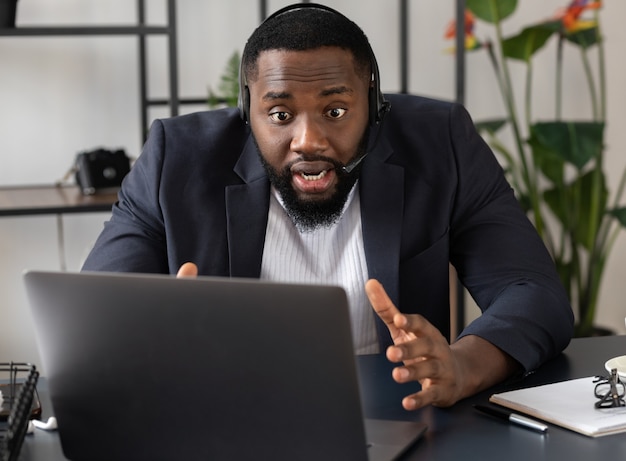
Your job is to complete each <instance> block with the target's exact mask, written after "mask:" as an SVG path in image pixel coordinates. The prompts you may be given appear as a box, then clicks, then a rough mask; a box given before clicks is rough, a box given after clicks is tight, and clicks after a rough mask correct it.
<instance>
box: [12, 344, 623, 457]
mask: <svg viewBox="0 0 626 461" xmlns="http://www.w3.org/2000/svg"><path fill="white" fill-rule="evenodd" d="M618 355H626V336H608V337H602V338H580V339H574V340H572V343H571V344H570V346H569V347H568V348H567V350H566V351H565V353H564V354H562V355H561V356H559V357H558V358H556V359H554V360H552V361H551V362H548V363H546V364H545V365H544V366H543V367H541V368H540V369H539V370H537V372H536V373H534V374H531V375H530V376H528V377H526V378H524V379H523V380H521V381H517V382H514V383H507V384H503V385H499V386H496V387H495V388H493V389H490V390H489V391H486V392H483V393H481V394H479V395H476V396H474V397H472V398H469V399H466V400H464V401H462V402H459V403H457V404H456V405H455V406H453V407H452V408H447V409H440V408H432V407H429V408H425V409H422V410H420V411H418V412H407V411H405V410H404V409H402V407H401V405H400V401H401V399H402V397H403V396H404V395H406V394H407V393H409V391H410V390H411V387H413V386H414V385H398V384H396V383H395V382H393V380H391V378H390V370H391V368H392V366H391V365H389V364H388V363H387V361H386V360H385V359H384V358H382V357H380V356H366V357H359V372H360V375H361V382H362V383H361V384H362V394H363V400H364V406H365V413H366V415H367V416H369V417H376V418H383V419H406V420H422V421H425V422H426V423H428V425H429V429H428V431H427V433H426V435H425V437H424V438H423V439H422V440H420V441H419V442H418V443H417V444H416V445H415V447H413V448H412V449H411V451H410V452H409V453H407V454H406V456H405V457H404V458H403V459H406V460H437V461H445V460H454V461H458V460H459V459H467V460H474V459H476V460H481V461H488V460H502V459H506V460H507V461H516V460H524V461H528V460H544V459H545V460H552V459H559V460H560V459H563V460H585V461H592V460H603V459H622V458H623V456H624V453H626V433H624V434H617V435H610V436H604V437H599V438H590V437H586V436H583V435H580V434H577V433H574V432H571V431H568V430H566V429H562V428H560V427H557V426H554V425H550V429H549V431H548V433H547V434H546V435H541V434H539V433H536V432H532V431H530V430H527V429H524V428H521V427H518V426H512V425H508V424H506V423H503V422H501V421H499V420H495V419H492V418H489V417H486V416H483V415H482V414H479V413H477V412H476V411H474V410H473V408H472V405H473V404H475V403H485V402H487V399H488V397H489V396H490V395H491V394H492V393H493V392H500V391H502V390H505V389H513V388H519V387H528V386H534V385H538V384H545V383H549V382H555V381H561V380H564V379H572V378H580V377H585V376H593V375H597V374H604V373H605V370H604V363H605V362H606V361H607V360H608V359H610V358H612V357H615V356H618ZM45 390H46V389H45V381H42V383H41V389H40V397H41V399H42V404H43V416H44V420H45V419H46V418H47V417H48V416H49V415H50V411H51V410H50V405H49V402H48V400H47V395H46V392H45ZM19 459H20V460H24V461H39V460H47V461H62V460H65V458H64V457H63V455H62V452H61V447H60V443H59V439H58V435H57V434H56V433H46V432H43V431H41V430H36V433H35V434H34V435H29V436H27V437H26V440H25V442H24V445H23V447H22V452H21V456H20V458H19Z"/></svg>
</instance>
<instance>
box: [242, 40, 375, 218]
mask: <svg viewBox="0 0 626 461" xmlns="http://www.w3.org/2000/svg"><path fill="white" fill-rule="evenodd" d="M248 86H249V90H250V126H251V128H252V132H253V134H254V138H255V141H256V143H257V146H258V148H259V151H260V155H261V159H262V161H263V164H264V165H265V167H266V169H267V171H268V174H269V177H270V181H271V182H272V184H273V185H274V187H276V188H277V190H278V191H279V192H280V194H281V197H282V199H283V201H284V202H285V206H286V208H287V211H288V212H289V214H290V215H291V216H292V218H293V219H294V220H295V221H296V224H297V225H299V226H300V227H301V228H303V229H314V228H317V227H319V226H324V225H329V224H332V223H333V222H334V221H336V219H337V218H338V217H339V215H340V213H341V210H342V208H343V205H344V204H345V201H346V198H347V196H348V193H349V191H350V189H351V188H352V186H353V185H354V183H355V181H356V179H357V178H358V171H359V169H358V168H357V169H355V170H354V171H353V172H352V173H350V174H347V173H344V172H343V171H342V170H341V168H342V167H343V166H344V165H346V164H347V163H349V162H350V161H352V160H354V159H356V158H358V157H359V156H361V155H363V154H364V151H365V148H366V144H367V133H368V129H367V128H368V89H369V80H368V79H367V78H366V76H365V75H364V74H363V73H357V71H356V67H355V63H354V59H353V57H352V53H351V52H349V51H347V50H343V49H341V48H336V47H325V48H320V49H316V50H307V51H285V50H269V51H264V52H262V53H261V54H260V55H259V58H258V61H257V76H256V77H255V78H254V79H252V80H251V81H249V85H248Z"/></svg>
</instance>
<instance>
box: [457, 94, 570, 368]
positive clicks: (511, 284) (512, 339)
mask: <svg viewBox="0 0 626 461" xmlns="http://www.w3.org/2000/svg"><path fill="white" fill-rule="evenodd" d="M449 127H450V138H451V140H452V150H453V153H454V158H455V162H456V168H457V172H458V184H457V192H456V194H455V198H454V202H455V203H454V205H453V210H454V211H453V213H452V218H451V220H452V222H451V227H450V233H451V235H450V239H451V240H450V259H451V262H452V263H453V265H454V266H455V267H456V269H457V272H458V274H459V277H460V279H461V281H462V282H463V284H464V286H465V287H466V288H467V289H468V291H469V293H470V294H471V295H472V297H473V298H474V299H475V301H476V302H477V304H478V306H479V307H480V309H481V311H482V315H481V316H480V317H479V318H477V319H476V320H475V321H474V322H472V323H471V324H470V325H469V326H467V328H465V330H464V331H463V332H462V336H465V335H470V334H472V335H478V336H480V337H482V338H484V339H486V340H488V341H489V342H491V343H492V344H494V345H496V346H497V347H499V348H500V349H502V350H503V351H505V352H506V353H508V354H509V355H511V356H512V357H513V358H515V359H516V360H517V361H518V362H519V363H520V364H521V365H522V366H523V367H524V369H525V370H526V371H530V370H532V369H534V368H536V367H537V366H539V365H540V364H541V363H543V362H545V361H546V360H548V359H550V358H552V357H554V356H555V355H557V354H558V353H560V352H561V351H562V350H563V349H564V348H565V347H566V346H567V344H568V343H569V341H570V339H571V337H572V335H573V323H574V318H573V313H572V309H571V306H570V303H569V301H568V296H567V293H566V291H565V289H564V287H563V285H562V283H561V281H560V279H559V276H558V274H557V272H556V268H555V265H554V262H553V260H552V258H551V256H550V255H549V253H548V251H547V249H546V247H545V245H544V243H543V241H542V240H541V238H540V237H539V235H538V233H537V232H536V230H535V228H534V227H533V225H532V224H531V222H530V221H529V220H528V218H527V216H526V214H525V213H524V211H523V210H522V209H521V206H520V205H519V202H518V200H517V199H516V197H515V195H514V192H513V190H512V189H511V187H510V185H509V184H508V182H507V181H506V179H505V176H504V173H503V171H502V168H501V166H500V165H499V163H498V162H497V160H496V158H495V156H494V155H493V153H492V152H491V149H490V148H489V147H488V146H487V145H486V143H485V142H484V141H483V140H482V138H481V137H480V135H479V134H478V133H477V132H476V130H475V128H474V124H473V122H472V120H471V118H470V116H469V114H468V113H467V112H466V111H465V109H464V108H463V107H462V106H460V105H453V107H452V109H451V111H450V123H449Z"/></svg>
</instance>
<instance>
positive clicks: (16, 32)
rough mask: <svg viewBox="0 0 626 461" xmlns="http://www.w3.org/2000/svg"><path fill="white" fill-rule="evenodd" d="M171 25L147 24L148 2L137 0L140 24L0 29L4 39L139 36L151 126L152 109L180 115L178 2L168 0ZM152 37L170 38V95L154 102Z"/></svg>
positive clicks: (144, 105) (144, 103) (144, 118)
mask: <svg viewBox="0 0 626 461" xmlns="http://www.w3.org/2000/svg"><path fill="white" fill-rule="evenodd" d="M166 5H167V22H166V24H165V25H163V26H154V25H149V24H146V15H145V12H146V8H145V6H146V5H145V0H137V23H136V25H132V26H115V25H110V26H100V25H94V26H36V27H15V28H0V37H2V36H4V37H8V36H11V37H41V36H56V37H61V36H65V37H69V36H82V37H84V36H136V37H138V41H139V48H138V50H139V51H138V64H139V88H140V107H141V126H142V127H144V129H145V128H147V126H148V122H149V119H148V110H149V107H150V106H156V105H168V106H169V109H170V114H171V115H178V112H179V107H180V104H181V102H184V101H181V100H180V98H179V95H178V52H177V41H176V2H175V0H166ZM151 35H164V36H166V38H167V50H168V60H167V61H168V77H169V88H168V92H169V95H168V97H167V98H165V99H150V98H149V96H148V89H147V86H148V85H147V81H148V75H147V70H146V69H147V64H148V56H147V52H146V38H147V37H148V36H151Z"/></svg>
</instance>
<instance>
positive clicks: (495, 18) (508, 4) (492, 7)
mask: <svg viewBox="0 0 626 461" xmlns="http://www.w3.org/2000/svg"><path fill="white" fill-rule="evenodd" d="M465 5H466V8H467V9H468V10H470V11H471V12H472V13H474V15H476V17H477V18H480V19H482V20H483V21H487V22H490V23H496V22H499V21H502V20H503V19H506V18H507V17H508V16H510V15H511V14H513V12H514V11H515V9H516V8H517V0H466V3H465Z"/></svg>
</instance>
